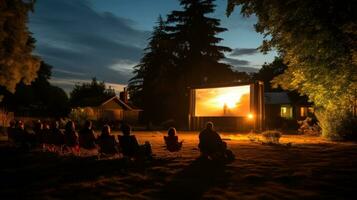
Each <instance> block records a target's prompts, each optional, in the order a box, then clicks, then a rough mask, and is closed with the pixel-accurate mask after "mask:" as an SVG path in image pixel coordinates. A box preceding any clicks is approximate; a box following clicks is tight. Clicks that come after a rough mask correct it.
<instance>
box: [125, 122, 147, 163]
mask: <svg viewBox="0 0 357 200" xmlns="http://www.w3.org/2000/svg"><path fill="white" fill-rule="evenodd" d="M121 130H122V132H123V135H122V136H121V135H119V136H118V140H119V145H120V148H121V152H122V154H123V156H125V157H128V158H130V159H142V158H144V159H145V158H151V157H152V150H151V145H150V143H149V142H145V144H144V145H139V143H138V141H137V140H136V137H135V135H130V134H131V127H130V126H129V125H127V124H123V125H122V126H121Z"/></svg>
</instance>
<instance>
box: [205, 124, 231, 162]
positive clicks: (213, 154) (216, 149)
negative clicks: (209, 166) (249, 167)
mask: <svg viewBox="0 0 357 200" xmlns="http://www.w3.org/2000/svg"><path fill="white" fill-rule="evenodd" d="M199 140H200V142H199V144H198V147H199V149H200V151H201V157H202V158H205V159H209V160H221V161H227V160H233V159H234V155H233V153H232V151H230V150H227V144H226V143H225V142H223V141H222V139H221V137H220V135H219V134H218V133H217V132H216V131H215V130H214V129H213V123H212V122H208V123H207V125H206V129H205V130H203V131H201V133H200V135H199Z"/></svg>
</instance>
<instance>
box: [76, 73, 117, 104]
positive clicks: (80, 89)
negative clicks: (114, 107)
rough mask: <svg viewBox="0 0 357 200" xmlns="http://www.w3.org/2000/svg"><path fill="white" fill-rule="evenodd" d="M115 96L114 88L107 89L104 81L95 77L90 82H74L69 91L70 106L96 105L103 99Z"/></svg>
mask: <svg viewBox="0 0 357 200" xmlns="http://www.w3.org/2000/svg"><path fill="white" fill-rule="evenodd" d="M113 96H115V91H114V89H111V88H109V89H107V88H106V87H105V83H104V82H98V81H97V79H96V78H93V79H92V82H90V83H82V84H76V85H75V86H74V88H73V90H72V91H71V93H70V105H71V106H72V107H85V106H97V105H98V104H100V103H102V102H103V101H105V100H107V99H109V98H110V97H113Z"/></svg>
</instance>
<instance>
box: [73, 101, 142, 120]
mask: <svg viewBox="0 0 357 200" xmlns="http://www.w3.org/2000/svg"><path fill="white" fill-rule="evenodd" d="M121 96H122V95H121ZM77 110H79V112H83V113H85V114H86V115H87V116H88V118H89V119H90V120H94V121H108V122H113V121H126V122H128V123H131V124H136V123H138V122H139V119H140V115H141V112H142V110H140V109H137V108H134V107H132V106H130V105H129V103H128V101H127V98H123V99H120V98H119V97H118V96H114V97H111V98H109V99H107V100H105V101H103V102H100V103H99V104H97V105H92V106H87V107H81V108H77Z"/></svg>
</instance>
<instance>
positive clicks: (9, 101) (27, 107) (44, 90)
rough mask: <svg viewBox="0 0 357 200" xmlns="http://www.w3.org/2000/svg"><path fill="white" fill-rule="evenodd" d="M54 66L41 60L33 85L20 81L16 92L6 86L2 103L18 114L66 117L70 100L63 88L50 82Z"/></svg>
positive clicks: (2, 89)
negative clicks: (8, 89) (11, 91)
mask: <svg viewBox="0 0 357 200" xmlns="http://www.w3.org/2000/svg"><path fill="white" fill-rule="evenodd" d="M51 69H52V66H50V65H48V64H46V63H44V62H41V64H40V69H39V70H38V71H37V78H36V79H35V80H34V81H33V82H32V83H31V85H25V84H24V83H19V84H17V86H16V92H15V93H14V94H12V93H10V92H9V91H7V90H6V89H5V88H4V87H1V88H0V95H3V96H4V99H3V101H2V102H1V105H2V106H3V107H6V108H7V109H9V110H11V111H15V113H16V114H18V115H32V116H33V115H37V116H51V117H64V116H66V115H67V114H68V112H69V100H68V96H67V94H66V93H65V92H64V91H63V89H61V88H59V87H56V86H53V85H51V84H50V83H49V79H50V78H51Z"/></svg>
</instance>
